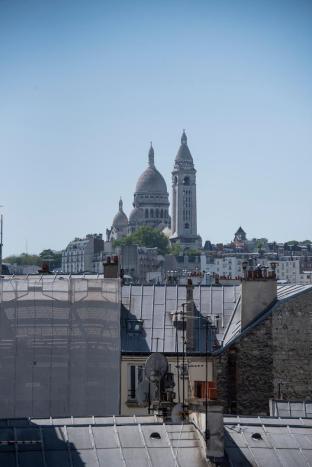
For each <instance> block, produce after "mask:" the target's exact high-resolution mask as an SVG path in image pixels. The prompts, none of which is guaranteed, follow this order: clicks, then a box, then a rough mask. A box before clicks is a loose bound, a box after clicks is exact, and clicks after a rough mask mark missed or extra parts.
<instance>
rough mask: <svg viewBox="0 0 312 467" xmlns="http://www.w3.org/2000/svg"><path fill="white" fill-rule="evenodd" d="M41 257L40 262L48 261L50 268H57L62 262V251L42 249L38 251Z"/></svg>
mask: <svg viewBox="0 0 312 467" xmlns="http://www.w3.org/2000/svg"><path fill="white" fill-rule="evenodd" d="M39 257H40V258H41V263H48V264H49V268H50V270H53V269H57V268H60V267H61V264H62V253H61V252H59V251H54V250H51V249H49V248H48V249H46V250H42V252H41V253H39Z"/></svg>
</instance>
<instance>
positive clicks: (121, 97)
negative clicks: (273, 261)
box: [0, 0, 312, 256]
mask: <svg viewBox="0 0 312 467" xmlns="http://www.w3.org/2000/svg"><path fill="white" fill-rule="evenodd" d="M311 57H312V3H311V2H309V1H306V0H300V1H288V0H285V1H279V0H276V1H274V0H272V1H268V0H267V1H266V0H264V1H262V2H251V1H247V0H246V1H243V0H241V1H237V2H231V1H229V0H207V1H200V0H194V1H193V2H190V1H184V0H180V1H175V0H172V1H170V2H168V1H163V0H158V1H155V2H143V1H133V2H129V1H119V0H117V1H104V2H103V1H100V0H93V1H92V2H90V1H87V0H75V1H74V0H66V2H62V1H61V0H53V1H52V0H47V1H45V2H42V1H40V0H27V1H25V0H2V1H1V2H0V63H1V65H0V102H1V106H0V155H1V162H2V163H1V175H2V177H1V189H0V204H1V205H4V208H1V212H3V213H4V216H5V224H4V229H5V230H4V251H3V255H4V256H8V255H10V254H14V253H15V254H18V253H21V252H22V251H25V249H26V246H25V245H26V242H27V247H28V251H29V252H34V253H38V252H40V251H41V250H43V249H45V248H52V249H56V250H58V249H63V248H65V246H66V245H67V244H68V242H69V241H71V240H72V239H73V238H74V237H77V236H84V235H85V234H87V233H93V232H102V233H105V230H106V228H108V227H110V224H111V222H112V218H113V216H114V214H115V213H116V211H117V209H118V200H119V197H120V196H121V197H122V199H123V201H124V209H125V211H126V212H127V214H129V211H130V209H131V203H132V200H133V192H134V189H135V184H136V181H137V179H138V177H139V175H140V174H141V173H142V172H143V170H144V169H145V167H146V164H147V153H148V149H149V142H150V141H151V140H152V141H153V146H154V149H155V163H156V166H157V168H158V170H159V171H160V172H161V173H162V175H163V176H164V177H165V179H166V182H167V188H168V191H169V193H170V195H171V170H172V168H173V162H174V157H175V155H176V152H177V150H178V147H179V144H180V137H181V132H182V129H183V128H186V132H187V136H188V144H189V147H190V150H191V153H192V155H193V158H194V163H195V167H196V169H197V200H198V205H197V206H198V207H197V213H198V232H199V234H200V235H201V236H202V238H203V240H204V241H205V240H207V239H209V240H211V241H212V242H228V241H230V240H231V239H232V238H233V234H234V232H235V231H236V229H237V228H238V227H239V226H240V225H242V227H243V228H244V230H245V231H246V232H247V236H248V238H252V237H258V238H259V237H267V238H269V239H270V240H276V241H287V240H292V239H297V240H305V239H312V212H311V211H312V208H311V199H312V188H311V187H312V184H311V169H312V157H311V149H312V73H311V72H312V59H311Z"/></svg>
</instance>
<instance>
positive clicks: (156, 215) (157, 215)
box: [155, 208, 159, 219]
mask: <svg viewBox="0 0 312 467" xmlns="http://www.w3.org/2000/svg"><path fill="white" fill-rule="evenodd" d="M155 217H156V219H158V218H159V209H158V208H156V214H155Z"/></svg>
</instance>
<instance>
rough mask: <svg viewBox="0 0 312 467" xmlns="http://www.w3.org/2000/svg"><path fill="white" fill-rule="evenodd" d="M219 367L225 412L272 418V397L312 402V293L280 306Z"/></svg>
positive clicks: (237, 341) (244, 336) (238, 340)
mask: <svg viewBox="0 0 312 467" xmlns="http://www.w3.org/2000/svg"><path fill="white" fill-rule="evenodd" d="M216 365H217V387H218V395H219V398H220V401H221V402H222V403H223V404H224V411H225V413H239V414H241V415H269V399H281V398H283V399H285V400H294V399H301V400H302V399H303V400H304V399H311V394H312V378H311V376H312V292H311V291H309V292H305V293H301V294H300V295H298V296H295V297H293V298H290V299H288V300H286V301H282V302H278V303H277V304H276V305H275V306H274V307H273V309H272V310H271V311H270V312H268V313H266V314H265V315H264V317H263V318H262V319H261V320H259V322H258V323H255V324H254V325H253V326H251V327H250V328H249V329H248V328H247V329H246V330H245V332H244V331H243V332H242V334H241V335H240V336H239V337H238V338H236V339H235V340H234V341H233V343H232V344H229V346H228V347H226V348H225V349H224V350H223V352H222V353H221V354H220V355H219V356H218V357H216Z"/></svg>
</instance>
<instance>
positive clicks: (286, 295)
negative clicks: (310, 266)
mask: <svg viewBox="0 0 312 467" xmlns="http://www.w3.org/2000/svg"><path fill="white" fill-rule="evenodd" d="M308 290H312V284H311V285H310V284H309V285H302V284H285V285H284V284H283V285H278V286H277V302H276V303H275V304H274V305H273V307H274V306H276V304H278V303H280V302H282V301H284V300H288V299H290V298H294V297H296V296H297V295H299V294H301V293H304V292H307V291H308ZM271 309H272V308H271ZM263 311H265V310H263ZM267 311H268V312H269V311H270V310H267ZM266 315H267V314H266V313H265V315H264V316H263V317H265V316H266ZM259 319H261V318H259ZM257 322H258V321H256V323H257ZM254 325H255V323H252V324H251V325H250V326H252V327H253V326H254ZM241 331H242V327H241V306H240V304H239V306H237V307H236V309H235V310H234V311H233V314H232V316H231V317H230V320H229V322H228V326H227V327H226V329H225V331H224V336H223V340H222V345H226V344H228V343H229V342H230V341H232V340H233V339H234V338H235V337H237V336H239V335H240V333H241Z"/></svg>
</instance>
